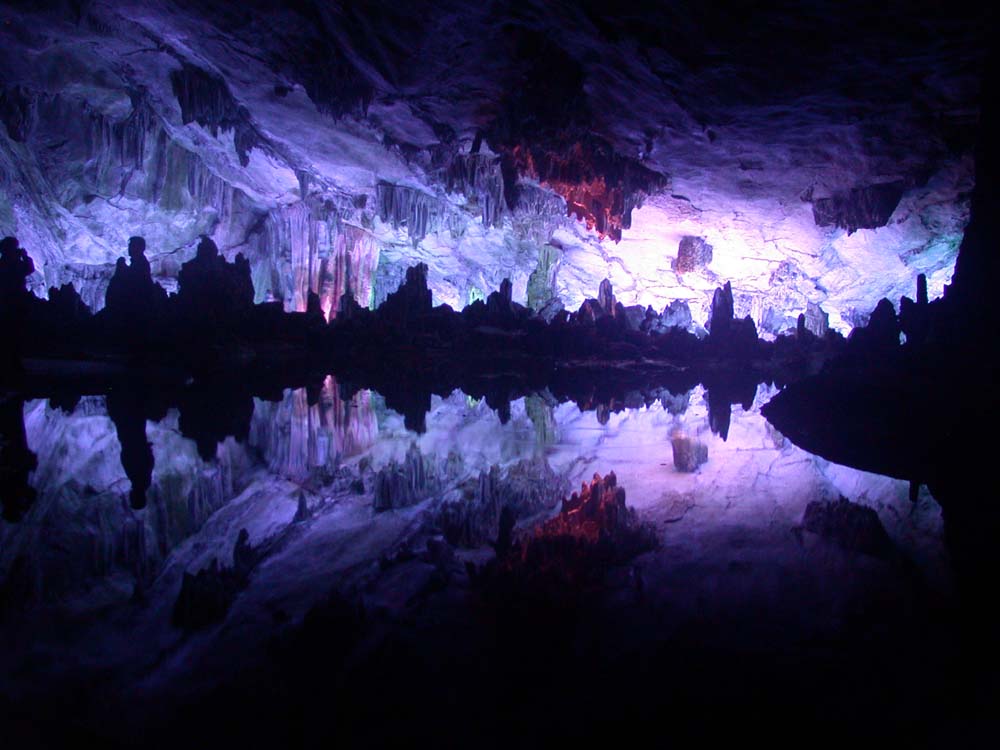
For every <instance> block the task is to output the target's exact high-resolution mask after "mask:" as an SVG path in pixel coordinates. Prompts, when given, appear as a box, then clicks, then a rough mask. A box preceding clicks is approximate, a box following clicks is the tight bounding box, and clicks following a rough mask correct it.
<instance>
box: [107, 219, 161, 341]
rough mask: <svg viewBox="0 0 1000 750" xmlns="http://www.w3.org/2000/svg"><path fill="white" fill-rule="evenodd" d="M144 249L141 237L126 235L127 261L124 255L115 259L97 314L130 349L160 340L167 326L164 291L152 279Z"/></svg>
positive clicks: (111, 332) (144, 242)
mask: <svg viewBox="0 0 1000 750" xmlns="http://www.w3.org/2000/svg"><path fill="white" fill-rule="evenodd" d="M145 252H146V241H145V240H144V239H143V238H142V237H132V238H130V239H129V242H128V256H129V263H128V264H126V262H125V259H124V258H119V259H118V260H117V262H116V263H115V272H114V275H113V276H112V277H111V281H110V282H109V283H108V288H107V292H106V293H105V297H104V310H103V311H102V313H101V316H100V317H101V319H102V321H103V322H104V324H105V325H106V327H107V330H108V332H109V333H110V334H111V335H112V336H115V337H121V339H122V343H124V344H125V345H127V346H128V347H129V348H130V349H131V350H142V349H148V348H150V347H152V346H155V345H157V344H159V343H160V342H161V340H162V338H163V336H164V334H165V329H166V328H167V326H168V321H167V319H166V318H167V293H166V292H165V291H164V290H163V287H161V286H160V285H159V284H157V283H156V282H155V281H153V277H152V274H151V271H150V266H149V261H148V260H147V259H146V255H145Z"/></svg>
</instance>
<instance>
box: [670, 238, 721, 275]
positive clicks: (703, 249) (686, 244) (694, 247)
mask: <svg viewBox="0 0 1000 750" xmlns="http://www.w3.org/2000/svg"><path fill="white" fill-rule="evenodd" d="M711 262H712V246H711V245H709V244H708V243H707V242H706V241H705V238H704V237H691V236H690V235H688V236H685V237H681V241H680V244H679V245H678V247H677V258H676V259H675V260H674V261H673V269H674V270H675V271H677V272H678V273H684V272H686V271H694V270H697V269H699V268H704V267H705V266H707V265H708V264H709V263H711Z"/></svg>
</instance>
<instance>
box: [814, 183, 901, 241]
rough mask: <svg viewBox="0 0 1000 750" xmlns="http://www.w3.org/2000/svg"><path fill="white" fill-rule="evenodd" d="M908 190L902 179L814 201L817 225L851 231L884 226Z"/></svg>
mask: <svg viewBox="0 0 1000 750" xmlns="http://www.w3.org/2000/svg"><path fill="white" fill-rule="evenodd" d="M904 192H906V185H905V183H904V182H903V181H902V180H897V181H895V182H883V183H878V184H875V185H863V186H861V187H856V188H852V189H850V190H845V191H842V192H838V193H834V194H833V195H831V196H830V197H828V198H817V199H815V200H813V220H814V221H815V222H816V226H820V227H828V226H838V227H843V228H844V229H846V230H847V231H848V233H849V234H852V233H854V232H855V231H856V230H858V229H876V228H878V227H884V226H885V225H886V224H887V223H888V222H889V217H890V216H892V212H893V211H895V210H896V206H897V205H899V200H900V198H902V197H903V193H904Z"/></svg>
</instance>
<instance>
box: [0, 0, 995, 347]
mask: <svg viewBox="0 0 1000 750" xmlns="http://www.w3.org/2000/svg"><path fill="white" fill-rule="evenodd" d="M384 5H385V4H383V3H370V4H362V5H357V4H351V3H345V4H340V3H322V4H320V3H316V4H312V3H304V4H299V5H293V6H286V5H284V4H279V3H272V2H266V1H264V2H259V3H253V4H252V7H246V6H244V5H242V4H237V3H227V2H219V1H213V2H207V3H199V4H195V5H185V4H167V3H111V2H105V1H102V0H96V1H95V2H88V3H85V4H81V5H75V4H68V5H66V6H65V10H63V11H56V10H53V11H43V10H38V11H32V10H30V9H29V6H20V7H19V8H13V7H8V6H5V7H4V8H2V9H0V67H2V69H3V71H4V76H3V81H2V82H0V84H2V85H0V122H2V125H0V234H7V233H15V234H17V235H18V236H19V238H20V240H21V242H22V244H23V245H24V246H25V247H26V248H28V249H29V251H30V252H31V253H32V256H33V258H34V260H35V264H36V267H37V268H38V271H37V273H36V275H35V278H34V279H33V287H34V289H35V290H36V291H37V292H38V293H39V294H43V293H44V290H45V289H47V288H48V287H49V286H56V287H58V286H60V285H61V284H63V283H67V282H71V283H73V284H74V285H75V286H76V288H77V290H78V291H79V292H80V294H81V295H82V297H83V299H84V300H85V301H86V302H87V303H88V304H89V305H91V306H92V307H99V306H100V305H101V304H102V303H103V290H104V287H105V286H106V284H107V282H108V279H109V278H110V276H111V273H112V271H113V268H114V261H115V259H116V258H117V257H119V256H121V255H123V254H124V251H125V244H126V239H127V238H128V237H129V236H130V235H133V234H142V235H144V236H145V237H146V238H147V239H148V241H149V247H150V258H151V261H152V265H153V273H154V277H155V278H156V279H157V280H158V281H160V282H161V283H162V284H163V285H164V286H165V287H167V288H168V290H170V289H172V288H173V285H174V279H175V278H176V273H177V269H178V268H179V266H180V263H181V262H183V261H185V260H187V259H188V258H190V257H191V255H192V254H193V252H194V247H195V245H196V244H197V240H198V236H199V235H200V234H202V233H207V234H209V235H211V236H212V238H213V239H214V240H215V241H216V242H217V244H218V245H219V247H220V249H221V250H222V252H223V253H224V254H225V255H226V256H227V257H228V258H230V259H231V258H232V257H233V256H234V255H235V254H236V253H237V252H242V253H243V254H244V255H245V256H246V257H247V258H249V259H250V261H251V264H252V268H253V276H254V282H255V287H256V291H257V297H258V300H262V299H265V298H269V297H271V298H275V299H278V300H281V301H282V302H283V303H284V305H285V307H286V308H287V309H295V310H305V309H306V304H307V296H308V292H309V291H310V290H311V291H314V292H316V293H317V294H318V295H319V297H320V300H321V306H322V309H323V311H324V314H325V315H327V316H328V317H330V316H332V315H334V314H336V301H337V300H339V299H340V296H341V295H342V294H343V292H344V291H345V290H347V289H350V290H351V292H352V293H353V295H354V296H355V298H356V299H357V301H358V302H359V303H360V304H361V305H364V306H367V305H369V304H372V303H373V302H377V301H380V300H381V299H384V297H385V295H386V294H388V293H389V292H391V291H392V290H393V289H394V288H395V286H396V285H397V284H398V282H399V280H400V278H401V276H402V273H403V269H404V268H405V267H407V266H409V265H411V264H412V263H413V262H414V261H423V262H425V263H426V264H427V266H428V279H429V283H430V287H431V289H432V290H433V292H434V296H435V301H436V302H446V303H448V304H450V305H452V306H453V307H461V306H463V305H465V304H466V303H468V302H470V301H472V300H474V299H477V298H481V297H483V296H485V294H486V293H488V291H489V290H491V289H495V288H497V287H498V286H499V282H500V281H501V279H502V278H504V277H509V278H510V279H511V281H512V283H513V297H514V300H515V301H517V302H521V303H525V302H527V303H528V304H530V305H531V306H534V307H539V306H541V305H542V304H544V303H545V302H546V301H548V299H549V298H552V297H558V298H560V299H561V301H562V303H563V304H564V305H565V306H566V307H567V308H569V309H576V308H577V307H578V306H579V305H580V303H581V302H582V301H583V300H584V299H585V297H586V296H587V294H589V293H590V290H593V289H595V288H596V286H597V283H598V282H599V281H600V280H601V279H603V278H609V279H610V280H611V282H612V284H613V285H614V288H615V290H616V294H617V296H618V300H619V301H620V302H621V303H622V304H623V305H625V306H629V305H635V304H638V305H642V306H646V305H653V306H654V307H655V308H656V309H658V310H659V309H662V308H663V307H664V306H665V305H667V304H669V303H671V302H672V301H674V300H675V299H680V300H684V301H687V302H688V304H689V305H690V308H691V311H692V313H693V315H694V319H695V322H697V323H699V324H703V323H704V322H705V319H706V317H707V315H708V311H709V307H710V303H711V294H712V290H713V289H715V288H716V287H718V286H720V285H721V284H722V283H724V282H725V281H731V282H732V284H733V294H734V299H735V306H736V309H735V314H736V317H738V318H741V317H743V316H745V315H748V314H749V315H750V316H751V317H752V318H753V320H754V322H755V324H756V325H757V326H758V328H760V329H761V330H764V331H767V330H780V329H784V328H789V327H794V323H795V319H796V317H797V315H798V314H799V313H802V312H805V311H806V309H807V306H808V305H809V304H810V303H812V304H817V305H822V307H823V310H825V311H826V312H827V313H828V314H829V315H830V326H831V327H833V328H834V329H838V330H841V331H844V332H846V330H847V329H848V328H849V327H850V326H851V325H853V323H854V320H855V316H856V314H866V313H867V312H868V311H870V310H871V309H872V308H873V307H874V305H875V303H876V302H877V301H878V300H879V299H880V298H882V297H884V296H886V297H889V298H890V299H893V300H898V298H899V297H900V296H901V295H902V294H906V293H910V294H912V290H913V287H914V279H915V278H916V275H917V274H918V273H921V272H923V273H926V274H927V278H928V288H929V292H930V295H931V296H932V297H935V296H938V295H939V294H940V293H941V290H942V288H943V285H944V284H945V283H946V282H947V281H948V280H949V279H950V275H951V271H952V268H953V265H954V260H955V255H956V252H957V248H958V244H959V242H960V240H961V237H962V232H963V229H964V226H965V224H966V222H967V219H968V199H967V196H968V193H969V190H970V188H971V186H972V180H973V165H972V158H971V143H972V136H973V131H974V128H975V123H976V116H977V104H976V97H977V95H978V91H977V87H978V77H977V76H978V72H977V71H978V66H979V63H980V61H981V59H982V55H983V52H982V51H983V49H984V44H983V35H984V32H983V30H982V29H983V28H984V26H983V25H982V24H981V19H979V18H977V17H976V16H975V15H968V14H966V15H962V14H963V13H965V11H964V10H960V9H957V8H956V9H951V10H948V9H943V10H941V11H937V10H934V9H928V8H919V9H915V8H913V7H911V6H910V5H909V4H907V5H902V4H896V3H890V4H889V5H888V6H886V7H884V8H883V7H881V6H880V8H879V9H878V10H869V9H868V7H867V5H865V4H862V3H848V4H838V5H837V7H836V8H835V9H834V8H832V7H829V8H828V7H827V6H826V5H824V4H818V5H816V6H815V7H812V8H811V9H802V10H801V11H800V12H799V11H797V12H795V13H790V12H788V11H787V10H786V9H780V8H769V7H762V8H757V9H755V10H754V12H753V14H750V15H748V16H746V17H745V18H739V17H738V15H737V14H739V13H740V12H741V11H738V10H728V9H713V8H705V7H703V6H702V5H701V4H697V3H672V4H650V6H649V7H645V6H643V5H642V4H640V5H639V6H637V7H636V8H635V9H634V10H633V11H630V12H625V11H621V10H620V9H614V10H613V11H611V12H608V13H605V12H602V11H600V10H597V9H596V6H592V5H589V4H588V5H587V6H586V10H584V11H581V12H580V13H571V12H570V11H569V9H568V8H564V7H562V6H555V7H552V6H550V5H549V4H547V3H541V2H530V3H524V4H518V5H517V7H516V8H514V6H511V8H508V9H506V10H504V9H501V6H494V5H492V4H483V5H475V4H473V5H465V4H452V3H441V4H438V5H432V6H429V7H425V6H424V5H419V6H413V7H412V8H411V7H406V8H397V7H395V6H392V7H389V6H388V5H385V7H383V6H384ZM504 7H506V6H504ZM928 7H929V6H928ZM879 14H882V15H881V16H880V15H879ZM949 14H950V15H949ZM890 19H891V22H890ZM890 25H891V28H892V32H891V33H883V32H882V31H880V29H882V28H887V27H889V26H890ZM736 28H738V29H739V33H738V34H736V35H735V36H734V29H736ZM498 29H500V30H502V33H496V32H497V30H498ZM762 50H764V51H766V52H764V53H762ZM619 238H620V241H616V240H618V239H619ZM692 238H697V243H698V244H697V247H694V245H692ZM685 243H687V244H685ZM708 247H711V252H707V251H706V248H708ZM532 279H533V280H532Z"/></svg>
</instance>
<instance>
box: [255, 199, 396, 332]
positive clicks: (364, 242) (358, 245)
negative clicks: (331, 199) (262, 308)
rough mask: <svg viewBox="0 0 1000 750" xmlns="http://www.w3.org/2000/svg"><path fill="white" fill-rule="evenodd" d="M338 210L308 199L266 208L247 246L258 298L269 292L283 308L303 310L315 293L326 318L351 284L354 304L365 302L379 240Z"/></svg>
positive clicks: (334, 312) (368, 301)
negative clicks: (257, 229) (261, 221)
mask: <svg viewBox="0 0 1000 750" xmlns="http://www.w3.org/2000/svg"><path fill="white" fill-rule="evenodd" d="M343 214H344V212H343V211H341V209H340V208H339V207H337V206H335V205H331V204H328V203H326V202H318V201H313V200H309V201H300V202H298V203H294V204H292V205H291V206H286V207H282V208H280V209H275V210H272V211H271V212H269V213H268V215H267V217H266V218H265V220H264V225H263V228H262V231H261V232H260V233H259V234H258V236H257V239H256V243H255V245H254V247H253V248H252V250H251V251H250V261H251V263H252V265H253V266H254V267H255V271H254V286H255V290H256V294H257V301H258V302H260V301H262V300H264V299H267V298H268V296H269V295H271V296H273V297H274V298H276V299H280V300H282V301H283V302H284V304H285V307H286V309H287V310H289V311H295V312H303V311H305V310H306V307H307V303H308V299H309V293H310V292H314V293H316V294H317V295H318V296H319V298H320V307H321V308H322V310H323V314H324V316H325V317H326V318H327V319H330V318H333V317H336V314H337V303H338V302H339V301H340V298H341V296H342V295H343V294H344V292H345V291H346V290H347V289H348V286H350V289H351V290H352V291H353V293H354V298H355V300H357V302H358V304H360V305H362V306H364V307H368V305H369V304H370V302H371V295H372V285H373V279H374V274H375V269H376V267H377V266H378V259H379V244H378V242H377V240H376V239H375V237H374V236H373V235H372V234H371V233H370V232H367V231H366V230H364V229H362V228H360V227H357V226H354V225H351V224H346V223H344V222H343V221H342V217H343Z"/></svg>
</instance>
